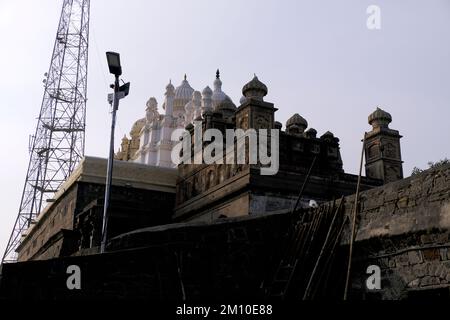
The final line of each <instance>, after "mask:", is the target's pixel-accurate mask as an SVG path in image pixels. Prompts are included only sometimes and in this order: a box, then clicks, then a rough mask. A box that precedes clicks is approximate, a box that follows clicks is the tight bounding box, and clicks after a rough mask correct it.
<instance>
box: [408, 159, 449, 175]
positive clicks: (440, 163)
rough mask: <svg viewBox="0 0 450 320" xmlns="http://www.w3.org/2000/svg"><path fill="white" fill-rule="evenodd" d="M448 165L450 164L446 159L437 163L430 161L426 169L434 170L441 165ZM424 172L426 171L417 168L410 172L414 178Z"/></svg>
mask: <svg viewBox="0 0 450 320" xmlns="http://www.w3.org/2000/svg"><path fill="white" fill-rule="evenodd" d="M449 163H450V160H449V159H447V158H445V159H442V160H439V161H437V162H432V161H430V162H428V169H435V168H438V167H440V166H443V165H446V164H449ZM425 170H427V169H420V168H418V167H414V169H413V170H412V172H411V175H412V176H414V175H416V174H419V173H421V172H424V171H425Z"/></svg>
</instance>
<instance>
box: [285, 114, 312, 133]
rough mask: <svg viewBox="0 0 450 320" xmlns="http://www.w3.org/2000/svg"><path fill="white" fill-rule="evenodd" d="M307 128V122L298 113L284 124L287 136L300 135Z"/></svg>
mask: <svg viewBox="0 0 450 320" xmlns="http://www.w3.org/2000/svg"><path fill="white" fill-rule="evenodd" d="M306 128H308V121H306V119H305V118H303V117H302V116H301V115H299V114H298V113H296V114H294V115H293V116H292V117H290V118H289V119H288V121H287V122H286V132H287V133H288V134H296V135H301V134H303V132H305V130H306Z"/></svg>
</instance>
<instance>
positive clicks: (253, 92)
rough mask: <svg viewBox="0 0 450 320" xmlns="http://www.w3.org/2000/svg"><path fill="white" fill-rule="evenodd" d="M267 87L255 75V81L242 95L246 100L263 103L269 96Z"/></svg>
mask: <svg viewBox="0 0 450 320" xmlns="http://www.w3.org/2000/svg"><path fill="white" fill-rule="evenodd" d="M267 92H268V90H267V86H266V85H265V84H264V83H262V82H261V81H259V80H258V77H257V76H256V75H255V76H254V77H253V79H252V80H251V81H250V82H249V83H247V84H246V85H245V86H244V87H243V88H242V94H243V95H244V97H245V98H247V99H248V98H252V99H256V100H260V101H263V100H264V97H265V96H266V95H267Z"/></svg>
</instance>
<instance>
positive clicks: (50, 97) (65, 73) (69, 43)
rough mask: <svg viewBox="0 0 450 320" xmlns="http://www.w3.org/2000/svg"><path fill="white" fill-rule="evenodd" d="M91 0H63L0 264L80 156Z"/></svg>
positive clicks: (13, 257) (11, 258) (13, 250)
mask: <svg viewBox="0 0 450 320" xmlns="http://www.w3.org/2000/svg"><path fill="white" fill-rule="evenodd" d="M89 9H90V0H64V2H63V6H62V11H61V17H60V20H59V25H58V30H57V32H56V40H55V45H54V49H53V55H52V59H51V62H50V68H49V71H48V73H46V75H45V76H46V79H45V80H44V87H45V89H44V96H43V99H42V105H41V111H40V114H39V118H38V123H37V127H36V131H35V135H34V136H32V139H31V141H30V142H31V143H30V153H31V154H30V162H29V164H28V171H27V176H26V180H25V186H24V188H23V193H22V199H21V202H20V207H19V214H18V216H17V220H16V222H15V225H14V229H13V231H12V233H11V237H10V239H9V242H8V245H7V247H6V250H5V254H4V256H3V259H2V262H5V263H6V262H14V261H16V260H17V253H16V248H17V247H18V245H19V244H20V242H21V240H22V234H23V233H24V231H26V230H27V229H28V228H29V227H30V226H31V225H32V224H33V223H34V222H35V220H36V218H37V216H38V215H39V213H40V212H41V210H42V209H44V208H45V206H46V204H47V203H49V202H52V199H53V197H54V195H55V193H56V192H57V191H58V189H59V187H60V186H61V184H62V183H63V182H64V181H66V179H67V178H68V177H69V175H70V174H71V173H72V171H73V170H74V168H75V166H76V165H77V164H78V163H79V161H80V160H81V158H82V157H83V156H84V144H85V137H84V135H85V123H86V100H87V99H86V93H87V71H88V70H87V67H88V40H89Z"/></svg>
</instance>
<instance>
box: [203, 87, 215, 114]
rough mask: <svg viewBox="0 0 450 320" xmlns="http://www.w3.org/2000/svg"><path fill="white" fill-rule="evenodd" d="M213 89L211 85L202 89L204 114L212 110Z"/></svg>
mask: <svg viewBox="0 0 450 320" xmlns="http://www.w3.org/2000/svg"><path fill="white" fill-rule="evenodd" d="M212 94H213V92H212V90H211V88H210V87H209V86H207V87H206V88H205V89H203V91H202V114H203V113H206V112H211V111H212V110H213V108H212Z"/></svg>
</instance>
